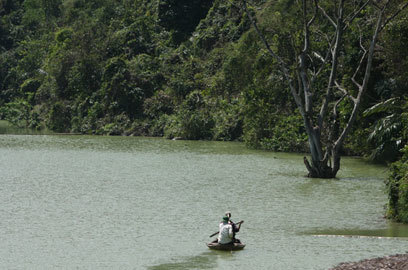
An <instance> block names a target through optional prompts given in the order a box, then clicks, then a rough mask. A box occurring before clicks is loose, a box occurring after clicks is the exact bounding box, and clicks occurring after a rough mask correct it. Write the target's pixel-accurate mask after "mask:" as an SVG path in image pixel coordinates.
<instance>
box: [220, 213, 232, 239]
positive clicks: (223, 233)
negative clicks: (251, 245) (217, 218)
mask: <svg viewBox="0 0 408 270" xmlns="http://www.w3.org/2000/svg"><path fill="white" fill-rule="evenodd" d="M219 228H220V230H219V233H218V239H217V240H218V241H217V242H218V243H219V244H223V245H225V244H230V243H233V241H234V231H233V228H232V225H231V224H230V223H229V217H227V216H224V217H223V218H222V222H221V223H220V225H219Z"/></svg>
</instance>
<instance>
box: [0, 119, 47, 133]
mask: <svg viewBox="0 0 408 270" xmlns="http://www.w3.org/2000/svg"><path fill="white" fill-rule="evenodd" d="M0 134H25V135H28V134H30V135H45V134H53V132H52V131H50V130H48V129H43V130H35V129H30V128H19V127H16V126H13V125H12V124H11V123H9V122H7V121H4V120H0Z"/></svg>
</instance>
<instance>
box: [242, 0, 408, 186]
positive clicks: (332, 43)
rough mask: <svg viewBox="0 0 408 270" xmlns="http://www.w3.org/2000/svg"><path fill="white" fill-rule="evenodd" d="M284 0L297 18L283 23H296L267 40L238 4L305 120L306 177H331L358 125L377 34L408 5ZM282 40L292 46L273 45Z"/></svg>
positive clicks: (367, 0) (382, 0) (379, 1)
mask: <svg viewBox="0 0 408 270" xmlns="http://www.w3.org/2000/svg"><path fill="white" fill-rule="evenodd" d="M283 2H285V3H284V4H285V5H286V7H285V8H286V10H289V9H290V10H292V12H294V14H297V15H298V16H297V18H296V19H295V21H291V22H290V21H288V22H287V24H290V23H292V24H294V26H292V27H293V29H295V31H293V32H292V33H289V34H288V35H289V37H282V36H276V35H275V36H273V38H272V39H271V38H268V30H265V29H263V28H261V27H259V25H258V22H257V19H256V17H255V16H254V12H253V10H252V9H251V8H250V7H249V4H248V1H246V0H242V2H241V4H242V6H243V9H244V11H245V12H246V14H247V15H248V17H249V19H250V20H251V22H252V24H253V27H254V28H255V31H256V32H257V34H258V35H259V37H260V38H261V40H262V42H263V43H264V45H265V47H266V49H267V51H268V53H269V54H270V55H271V57H272V59H273V60H274V61H275V63H274V64H276V65H277V66H278V67H279V70H280V72H281V73H282V79H283V80H285V81H286V82H287V84H288V86H289V88H290V92H291V94H292V96H293V98H294V100H295V102H296V105H297V108H298V109H299V112H300V114H301V115H302V117H303V121H304V126H305V129H306V132H307V134H308V142H309V147H310V154H311V161H309V160H308V159H307V158H306V157H305V158H304V163H305V165H306V167H307V170H308V172H309V177H318V178H333V177H336V174H337V172H338V170H339V169H340V158H341V148H342V146H343V144H344V141H345V139H346V137H347V135H348V134H349V133H350V130H351V128H352V126H353V124H355V122H356V118H357V115H358V113H359V110H360V107H361V103H362V98H363V95H364V93H365V92H366V90H367V88H368V86H369V79H370V73H371V69H372V65H373V59H374V53H375V51H376V49H377V47H376V44H377V40H378V37H379V34H380V32H381V31H382V30H383V29H384V28H385V26H386V25H387V24H388V23H389V22H390V21H391V20H392V19H393V18H395V17H396V16H397V15H398V14H399V13H400V12H401V11H402V10H403V9H404V8H406V7H407V6H408V3H407V1H402V0H397V1H392V0H377V1H371V0H354V1H346V0H334V1H333V0H327V1H323V0H287V1H283ZM281 3H282V1H280V2H279V3H277V5H278V4H281ZM255 15H256V14H255ZM277 15H279V14H277ZM285 23H286V22H285ZM293 29H292V30H293ZM296 30H298V31H296ZM269 31H270V30H269ZM269 36H270V34H269ZM281 39H285V40H286V45H289V47H290V48H285V49H283V50H282V48H281V47H282V46H281V47H279V45H278V44H277V43H280V42H282V41H281ZM271 40H272V41H271ZM346 42H347V44H346ZM349 44H351V45H349ZM347 46H349V47H350V48H351V49H348V48H347ZM287 47H288V46H287ZM285 50H286V52H285ZM287 51H289V53H287ZM324 89H325V90H324ZM340 107H343V108H344V107H349V108H350V109H349V110H345V109H340Z"/></svg>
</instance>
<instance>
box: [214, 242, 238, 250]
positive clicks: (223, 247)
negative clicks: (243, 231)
mask: <svg viewBox="0 0 408 270" xmlns="http://www.w3.org/2000/svg"><path fill="white" fill-rule="evenodd" d="M207 247H208V248H209V249H214V250H227V251H231V250H241V249H244V247H245V244H243V243H229V244H219V243H216V242H211V243H208V244H207Z"/></svg>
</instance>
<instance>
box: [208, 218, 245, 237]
mask: <svg viewBox="0 0 408 270" xmlns="http://www.w3.org/2000/svg"><path fill="white" fill-rule="evenodd" d="M242 223H244V221H243V220H241V221H240V222H237V223H235V225H241V224H242ZM239 227H241V226H239ZM219 233H220V231H218V232H215V233H213V234H211V235H210V237H213V236H214V235H217V234H219Z"/></svg>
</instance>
